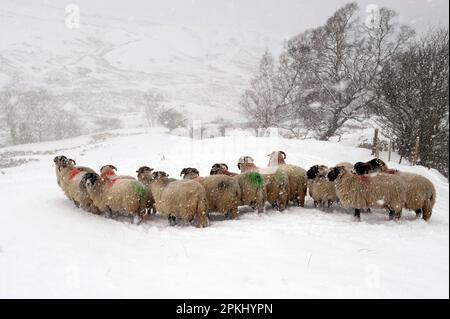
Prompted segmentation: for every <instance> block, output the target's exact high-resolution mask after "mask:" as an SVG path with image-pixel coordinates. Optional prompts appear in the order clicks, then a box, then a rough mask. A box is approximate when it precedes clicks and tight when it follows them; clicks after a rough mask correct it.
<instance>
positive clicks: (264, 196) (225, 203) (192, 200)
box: [54, 151, 436, 227]
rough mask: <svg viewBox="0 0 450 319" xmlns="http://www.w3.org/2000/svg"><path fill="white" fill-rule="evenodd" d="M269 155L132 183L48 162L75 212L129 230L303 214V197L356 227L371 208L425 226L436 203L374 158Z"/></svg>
mask: <svg viewBox="0 0 450 319" xmlns="http://www.w3.org/2000/svg"><path fill="white" fill-rule="evenodd" d="M269 156H270V161H269V165H268V167H265V168H262V167H257V166H256V165H255V164H254V160H253V159H252V158H251V157H250V156H243V157H241V158H240V159H239V161H238V168H239V170H240V173H239V174H237V173H231V172H229V170H228V166H227V165H226V164H214V165H213V166H212V168H211V172H210V176H205V177H201V176H200V174H199V171H198V170H197V169H196V168H192V167H189V168H184V169H183V170H182V171H181V175H180V176H182V177H183V179H182V180H175V179H172V178H169V175H168V174H167V173H165V172H162V171H154V169H152V168H150V167H147V166H143V167H140V168H139V169H138V170H137V171H136V173H137V178H134V177H132V176H124V175H116V170H117V169H116V167H115V166H113V165H106V166H104V167H102V168H101V169H100V174H97V173H96V172H95V171H94V170H93V169H90V168H87V167H82V166H77V165H76V163H75V161H74V160H73V159H70V158H67V157H66V156H57V157H55V158H54V163H55V166H56V177H57V182H58V185H59V186H60V187H61V189H62V190H63V191H64V194H65V195H66V196H67V197H68V198H69V199H70V200H72V201H73V202H74V203H75V205H76V206H78V207H81V208H83V209H85V210H87V211H89V212H92V213H94V214H105V215H107V216H110V217H111V216H114V215H115V214H126V215H130V216H132V217H133V221H134V223H136V224H139V223H141V222H142V221H143V220H144V219H145V218H146V216H147V215H149V214H155V213H158V214H163V215H165V216H167V217H168V220H169V223H170V224H171V225H174V224H176V222H177V219H181V220H184V221H188V222H193V221H196V225H197V226H198V227H205V226H207V225H208V223H209V213H211V212H215V213H220V214H224V215H226V216H228V217H229V218H232V219H235V218H237V216H238V207H239V206H244V205H245V206H250V207H252V208H253V209H254V210H257V211H258V213H262V212H264V211H265V205H266V203H267V202H268V203H269V204H270V205H271V206H272V207H273V208H276V209H278V210H279V211H283V210H284V209H285V208H286V207H287V205H288V204H289V203H290V202H292V203H293V204H294V205H296V206H302V207H303V206H304V205H305V196H306V194H307V190H309V195H310V196H311V197H312V198H313V200H314V206H315V207H318V206H322V207H323V206H324V205H325V204H326V205H327V206H328V207H330V206H331V205H333V203H340V204H341V205H342V206H343V207H346V208H351V209H354V215H355V217H356V218H357V219H358V220H359V219H360V213H361V210H363V209H364V210H370V209H371V208H385V209H387V210H388V212H389V218H390V219H399V218H400V217H401V212H402V209H403V208H406V209H410V210H414V211H415V212H416V215H417V217H418V218H419V217H420V216H422V217H423V219H424V220H429V219H430V217H431V214H432V209H433V206H434V203H435V200H436V191H435V188H434V186H433V184H432V183H431V182H430V181H429V180H428V179H427V178H425V177H423V176H420V175H417V174H412V173H405V172H400V171H396V170H390V169H388V168H387V166H386V164H385V163H384V162H383V161H382V160H380V159H373V160H371V161H369V162H366V163H362V162H358V163H356V164H355V165H352V164H350V163H339V164H337V165H336V166H335V167H332V168H328V167H326V166H324V165H315V166H313V167H311V168H310V169H309V170H308V171H306V170H304V169H303V168H301V167H299V166H296V165H290V164H286V162H285V160H286V153H284V152H282V151H274V152H272V153H271V154H270V155H269Z"/></svg>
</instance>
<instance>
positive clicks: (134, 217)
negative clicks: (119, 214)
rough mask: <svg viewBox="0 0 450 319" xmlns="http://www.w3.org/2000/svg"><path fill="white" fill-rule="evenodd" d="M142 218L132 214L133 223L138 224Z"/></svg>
mask: <svg viewBox="0 0 450 319" xmlns="http://www.w3.org/2000/svg"><path fill="white" fill-rule="evenodd" d="M143 220H144V219H143V218H142V217H141V216H139V215H133V224H134V225H140V224H141V223H142V221H143Z"/></svg>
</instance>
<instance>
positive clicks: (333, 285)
mask: <svg viewBox="0 0 450 319" xmlns="http://www.w3.org/2000/svg"><path fill="white" fill-rule="evenodd" d="M274 149H282V150H284V151H285V152H286V153H287V154H288V158H287V161H289V162H290V163H295V164H298V165H301V166H303V167H305V168H307V167H309V166H311V165H313V164H318V163H323V164H327V165H333V164H334V163H337V162H341V161H351V162H355V161H359V160H368V159H370V154H369V151H367V150H365V149H358V148H354V147H351V146H346V145H342V144H339V143H332V142H319V141H314V140H303V141H298V140H297V141H296V140H285V139H275V138H254V137H243V136H228V137H219V138H214V139H204V140H191V139H189V138H182V137H177V136H173V135H166V134H164V133H163V131H162V130H158V129H154V130H151V131H148V132H145V131H141V130H121V131H114V132H110V133H108V134H103V135H95V136H82V137H79V138H76V139H72V140H65V141H58V142H48V143H42V144H34V145H22V146H16V147H9V148H3V149H0V162H1V164H2V166H3V167H5V166H7V165H8V163H9V165H10V166H13V165H15V164H20V162H19V161H22V162H25V163H22V164H21V165H20V166H16V167H10V168H3V169H0V202H1V207H2V208H1V210H0V297H3V298H5V297H57V298H61V297H62V298H66V297H84V298H93V297H125V298H128V297H138V298H139V297H153V298H175V297H179V298H226V297H234V298H245V297H252V298H258V297H273V298H278V297H286V298H297V297H312V298H322V297H331V298H335V297H356V298H366V297H379V298H388V299H390V298H397V297H405V298H413V297H423V298H434V297H437V298H448V297H449V255H448V252H449V202H448V195H449V189H448V182H447V180H446V179H445V178H444V177H442V176H441V175H440V174H439V173H437V172H436V171H434V170H427V169H426V168H424V167H410V166H404V165H396V164H395V163H393V162H391V163H388V165H390V166H391V167H393V168H398V169H401V170H404V171H410V172H416V173H419V174H423V175H424V176H426V177H428V178H429V179H430V180H431V181H432V182H433V183H434V185H435V186H436V189H437V203H436V206H435V209H434V213H433V216H432V219H431V221H430V222H429V223H426V222H424V221H423V220H415V215H414V214H413V213H412V212H405V213H404V217H403V218H402V220H401V221H400V222H389V221H388V217H387V214H386V213H385V212H383V211H376V212H373V213H371V214H364V215H363V216H362V222H360V223H356V222H354V221H353V220H352V215H351V214H350V213H349V212H347V211H345V210H344V209H342V208H339V207H336V208H334V209H332V210H320V209H313V208H312V206H313V205H312V201H311V199H310V198H309V197H308V200H307V203H306V207H305V208H293V207H290V208H289V209H288V211H286V212H283V213H279V212H276V211H272V210H268V211H267V212H266V213H264V214H260V215H258V214H256V213H253V212H250V211H248V209H245V208H242V211H241V214H240V216H239V219H238V220H235V221H230V220H223V218H220V217H215V218H213V220H212V222H211V225H210V227H209V228H205V229H197V228H195V227H192V226H189V225H179V226H176V227H170V226H169V225H168V221H167V219H166V218H163V217H160V216H151V217H150V218H149V220H148V221H147V222H145V223H144V224H141V225H139V226H137V225H133V224H131V223H130V221H128V220H120V221H117V220H111V219H106V218H104V217H100V216H95V215H92V214H89V213H87V212H84V211H82V210H80V209H77V208H75V207H74V205H73V204H72V203H71V202H69V200H67V199H66V198H65V197H64V195H63V193H62V191H61V190H60V189H59V187H58V186H57V184H56V179H55V172H54V167H53V162H52V159H53V157H54V156H55V155H59V154H65V155H67V156H70V157H73V158H75V159H76V160H77V162H78V163H79V164H80V165H86V166H90V167H93V168H95V169H98V168H99V167H100V166H102V165H104V164H108V163H111V164H114V165H116V166H117V167H118V169H119V173H123V174H133V172H134V171H135V170H136V169H137V168H138V167H139V166H141V165H149V166H151V167H154V168H156V169H158V170H165V171H167V172H168V173H169V174H170V175H171V176H173V177H177V176H178V175H179V172H180V171H181V169H182V168H183V167H187V166H193V167H197V168H199V170H200V172H201V173H202V174H203V175H204V174H207V173H208V172H209V169H210V167H211V165H212V164H213V163H215V162H226V163H228V164H229V166H230V168H231V169H232V168H233V167H234V168H236V166H235V164H236V162H237V158H238V157H240V156H241V155H246V154H247V155H251V156H253V157H254V158H255V160H256V163H257V164H258V165H260V166H265V165H267V161H268V158H267V156H266V155H267V154H268V153H269V152H270V151H272V150H274ZM383 159H384V158H383ZM30 160H31V161H30ZM235 170H237V168H236V169H235Z"/></svg>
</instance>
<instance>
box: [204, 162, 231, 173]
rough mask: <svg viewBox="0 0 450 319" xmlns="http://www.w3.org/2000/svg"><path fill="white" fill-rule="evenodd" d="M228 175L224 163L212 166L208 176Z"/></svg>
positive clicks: (226, 166)
mask: <svg viewBox="0 0 450 319" xmlns="http://www.w3.org/2000/svg"><path fill="white" fill-rule="evenodd" d="M227 173H228V165H227V164H224V163H218V164H214V165H213V166H212V167H211V172H210V173H209V175H226V174H227Z"/></svg>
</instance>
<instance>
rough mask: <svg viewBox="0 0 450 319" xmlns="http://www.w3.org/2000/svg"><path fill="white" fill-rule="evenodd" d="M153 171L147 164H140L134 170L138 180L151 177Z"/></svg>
mask: <svg viewBox="0 0 450 319" xmlns="http://www.w3.org/2000/svg"><path fill="white" fill-rule="evenodd" d="M152 172H153V168H150V167H148V166H141V167H139V169H138V170H137V171H136V173H137V177H138V180H143V179H148V178H151V176H152Z"/></svg>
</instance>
